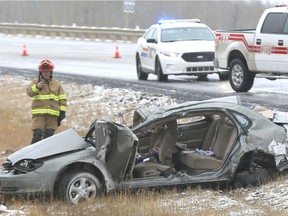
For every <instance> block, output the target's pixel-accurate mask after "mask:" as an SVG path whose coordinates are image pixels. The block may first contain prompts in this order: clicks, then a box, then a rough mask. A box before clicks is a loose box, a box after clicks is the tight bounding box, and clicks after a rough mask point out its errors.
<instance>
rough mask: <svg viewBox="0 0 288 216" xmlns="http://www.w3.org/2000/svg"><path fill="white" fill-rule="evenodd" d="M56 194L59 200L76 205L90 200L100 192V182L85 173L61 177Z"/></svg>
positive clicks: (73, 173)
mask: <svg viewBox="0 0 288 216" xmlns="http://www.w3.org/2000/svg"><path fill="white" fill-rule="evenodd" d="M58 193H59V196H60V198H62V199H64V200H67V201H68V202H71V203H73V204H78V203H80V202H83V201H87V200H92V199H94V198H95V197H96V196H99V195H100V194H101V193H102V192H101V185H100V182H99V180H98V179H97V177H96V176H94V175H92V174H91V173H89V172H86V171H78V172H70V173H68V174H65V175H63V178H62V180H61V182H60V184H59V187H58Z"/></svg>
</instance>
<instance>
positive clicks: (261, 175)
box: [233, 168, 272, 188]
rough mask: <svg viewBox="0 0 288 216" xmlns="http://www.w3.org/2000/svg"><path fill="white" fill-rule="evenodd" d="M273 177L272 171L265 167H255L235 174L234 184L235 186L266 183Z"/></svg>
mask: <svg viewBox="0 0 288 216" xmlns="http://www.w3.org/2000/svg"><path fill="white" fill-rule="evenodd" d="M271 179H272V175H271V173H269V171H268V170H267V169H265V168H254V170H253V171H252V172H251V171H250V170H244V171H240V172H237V173H236V174H235V176H234V181H233V184H234V186H235V187H237V188H238V187H246V186H250V185H251V186H255V185H259V184H262V183H265V182H267V181H269V180H271Z"/></svg>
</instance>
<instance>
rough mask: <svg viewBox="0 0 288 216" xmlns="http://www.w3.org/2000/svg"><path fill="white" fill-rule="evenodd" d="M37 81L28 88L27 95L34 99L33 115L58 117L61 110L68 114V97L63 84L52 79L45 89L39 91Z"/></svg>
mask: <svg viewBox="0 0 288 216" xmlns="http://www.w3.org/2000/svg"><path fill="white" fill-rule="evenodd" d="M37 83H38V79H35V80H33V81H32V82H31V84H30V85H29V86H28V88H27V90H26V91H27V94H28V95H29V96H30V97H32V115H46V114H48V115H52V116H56V117H58V116H59V115H60V110H61V111H65V112H66V103H67V101H66V96H65V93H64V90H63V88H62V86H61V83H60V82H59V81H58V80H56V79H54V78H51V79H50V80H49V82H48V83H46V85H45V87H43V88H42V89H38V88H37V87H36V84H37Z"/></svg>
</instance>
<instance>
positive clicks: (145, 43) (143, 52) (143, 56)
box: [139, 27, 156, 71]
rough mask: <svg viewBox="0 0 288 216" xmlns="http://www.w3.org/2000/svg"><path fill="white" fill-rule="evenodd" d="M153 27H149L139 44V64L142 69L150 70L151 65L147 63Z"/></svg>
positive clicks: (149, 56)
mask: <svg viewBox="0 0 288 216" xmlns="http://www.w3.org/2000/svg"><path fill="white" fill-rule="evenodd" d="M155 29H156V28H155V27H152V28H150V29H149V30H148V31H147V33H146V34H145V35H144V36H143V40H142V42H141V44H139V46H140V60H141V66H142V70H144V71H151V66H149V63H148V62H150V61H151V60H150V58H151V49H150V47H151V44H152V43H151V39H152V38H153V35H154V32H155Z"/></svg>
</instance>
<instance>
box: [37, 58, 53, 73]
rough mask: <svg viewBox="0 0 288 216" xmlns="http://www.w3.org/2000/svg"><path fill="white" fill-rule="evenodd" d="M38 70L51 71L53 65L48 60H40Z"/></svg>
mask: <svg viewBox="0 0 288 216" xmlns="http://www.w3.org/2000/svg"><path fill="white" fill-rule="evenodd" d="M38 69H39V71H40V72H42V71H51V72H52V71H53V69H54V65H53V63H52V62H51V61H50V60H42V61H41V62H40V64H39V66H38Z"/></svg>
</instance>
